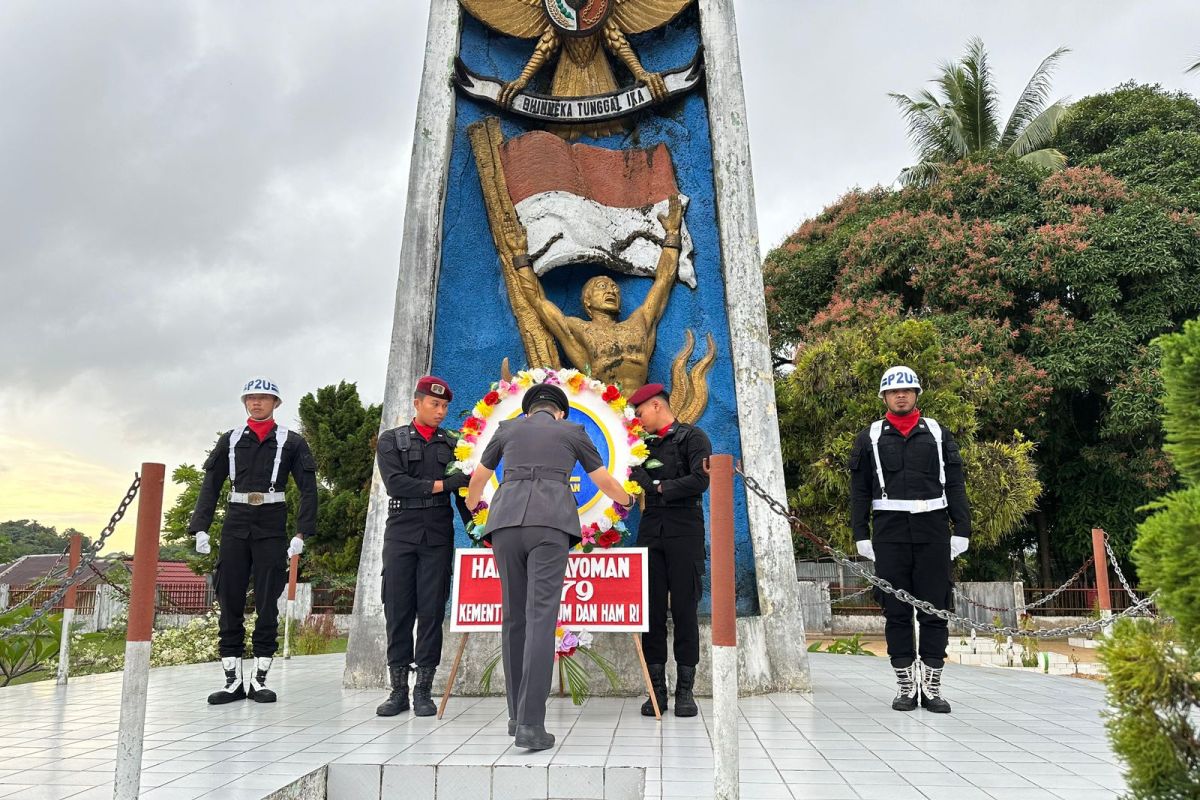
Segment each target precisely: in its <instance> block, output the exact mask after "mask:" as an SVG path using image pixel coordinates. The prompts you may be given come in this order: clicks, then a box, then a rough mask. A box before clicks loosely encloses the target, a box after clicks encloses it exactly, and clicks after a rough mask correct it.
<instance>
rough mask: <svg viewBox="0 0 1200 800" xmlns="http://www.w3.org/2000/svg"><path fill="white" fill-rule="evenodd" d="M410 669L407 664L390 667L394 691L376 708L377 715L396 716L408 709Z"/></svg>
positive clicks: (389, 675) (389, 673)
mask: <svg viewBox="0 0 1200 800" xmlns="http://www.w3.org/2000/svg"><path fill="white" fill-rule="evenodd" d="M409 670H410V668H409V667H407V666H405V667H388V677H389V678H391V679H392V693H391V694H389V695H388V699H387V700H384V701H383V702H382V703H380V704H379V707H378V708H376V709H375V714H376V716H380V717H394V716H396V715H397V714H399V713H400V712H401V711H408V673H409Z"/></svg>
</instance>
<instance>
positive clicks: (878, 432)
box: [870, 419, 887, 500]
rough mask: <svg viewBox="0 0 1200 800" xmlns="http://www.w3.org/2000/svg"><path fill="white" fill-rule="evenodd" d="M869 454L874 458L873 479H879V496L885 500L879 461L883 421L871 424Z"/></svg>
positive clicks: (885, 488)
mask: <svg viewBox="0 0 1200 800" xmlns="http://www.w3.org/2000/svg"><path fill="white" fill-rule="evenodd" d="M870 435H871V454H872V455H874V456H875V477H876V478H878V479H879V494H880V496H881V497H882V498H883V499H884V500H887V487H886V486H885V485H884V483H883V462H881V461H880V460H879V437H880V436H882V435H883V420H881V419H877V420H875V421H874V422H872V423H871V434H870Z"/></svg>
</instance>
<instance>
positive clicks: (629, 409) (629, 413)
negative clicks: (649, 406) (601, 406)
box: [621, 404, 637, 420]
mask: <svg viewBox="0 0 1200 800" xmlns="http://www.w3.org/2000/svg"><path fill="white" fill-rule="evenodd" d="M621 413H622V414H624V415H625V419H630V420H631V419H633V418H634V417H636V416H637V414H635V413H634V411H633V406H631V405H628V404H627V405H626V406H625V408H624V410H623V411H621Z"/></svg>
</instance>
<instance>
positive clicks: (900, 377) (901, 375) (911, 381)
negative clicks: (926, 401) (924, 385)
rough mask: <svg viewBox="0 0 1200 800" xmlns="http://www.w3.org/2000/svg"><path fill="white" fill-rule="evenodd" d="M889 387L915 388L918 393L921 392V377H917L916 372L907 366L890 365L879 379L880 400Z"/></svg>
mask: <svg viewBox="0 0 1200 800" xmlns="http://www.w3.org/2000/svg"><path fill="white" fill-rule="evenodd" d="M889 389H916V390H917V394H918V395H919V394H920V393H921V379H920V378H918V377H917V373H915V372H913V371H912V370H911V369H909V368H908V367H903V366H901V367H892V368H891V369H889V370H888V371H887V372H885V373H883V377H882V378H880V379H879V399H880V400H882V399H883V393H884V392H886V391H888V390H889Z"/></svg>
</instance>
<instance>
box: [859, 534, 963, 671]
mask: <svg viewBox="0 0 1200 800" xmlns="http://www.w3.org/2000/svg"><path fill="white" fill-rule="evenodd" d="M874 544H875V573H876V574H877V575H878V576H879V577H881V578H883V579H884V580H886V581H888V582H890V583H891V584H892V585H893V586H895V587H896V588H897V589H904V590H905V591H906V592H911V593H912V594H913V595H915V596H916V598H917V599H918V600H924V601H926V602H929V603H932V604H933V605H934V606H936V607H937V608H940V609H943V610H949V609H952V608H953V607H954V604H953V603H954V598H953V597H952V593H953V590H954V584H953V582H952V581H951V578H950V540H949V539H947V540H946V541H944V542H921V543H911V542H875V543H874ZM875 595H876V598H877V599H879V598H880V596H881V595H882V605H883V616H884V618H885V619H886V621H887V624H886V625H885V627H884V636H885V637H886V638H887V649H888V656H890V657H891V659H892V666H893V667H896V668H898V669H903V668H905V667H908V666H909V665H911V664H912V663H913V661H914V660H915V659H916V657H917V655H918V650H917V647H916V646H915V645H914V642H913V607H912V606H910V605H909V604H908V603H903V602H901V601H899V600H897V599H896V598H894V597H892V596H891V595H889V594H884V593H883V592H880V591H878V590H876V593H875ZM917 623H918V625H919V626H920V653H919V654H920V656H921V660H922V661H924V662H925V663H926V664H927V665H929V666H930V667H935V668H936V667H941V666H944V665H945V663H946V644H947V642H948V641H949V638H950V633H949V629H948V627H947V624H946V620H944V619H940V618H938V617H935V616H933V615H932V614H926V613H925V612H923V611H918V612H917Z"/></svg>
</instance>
